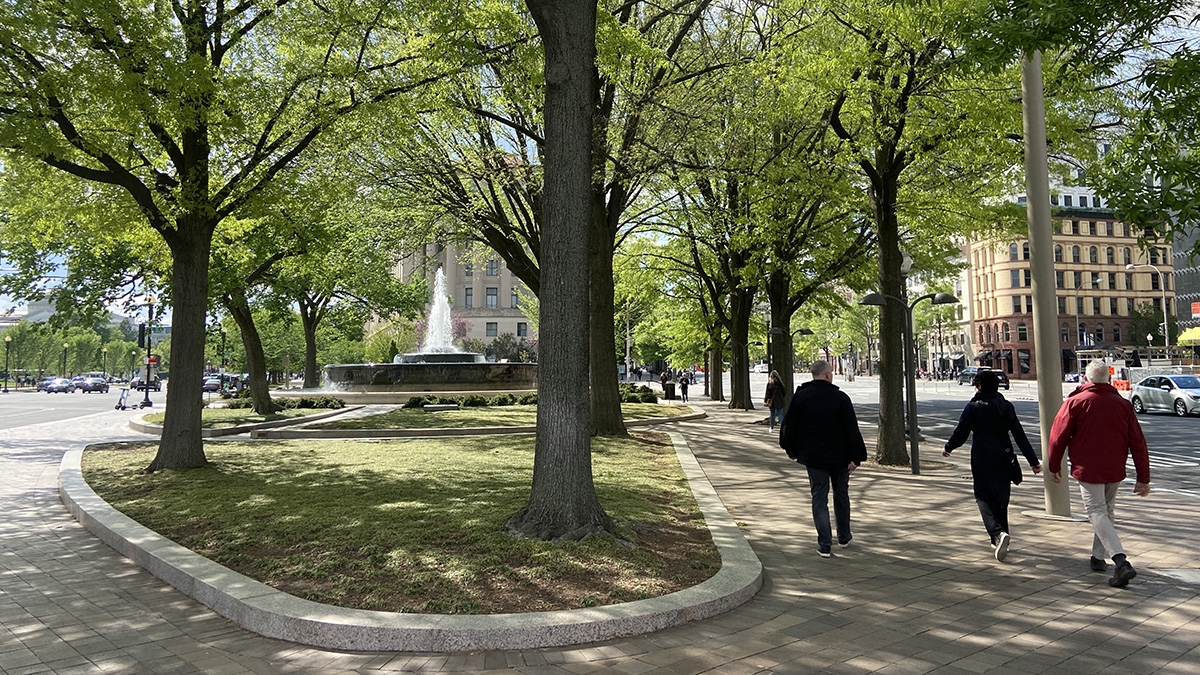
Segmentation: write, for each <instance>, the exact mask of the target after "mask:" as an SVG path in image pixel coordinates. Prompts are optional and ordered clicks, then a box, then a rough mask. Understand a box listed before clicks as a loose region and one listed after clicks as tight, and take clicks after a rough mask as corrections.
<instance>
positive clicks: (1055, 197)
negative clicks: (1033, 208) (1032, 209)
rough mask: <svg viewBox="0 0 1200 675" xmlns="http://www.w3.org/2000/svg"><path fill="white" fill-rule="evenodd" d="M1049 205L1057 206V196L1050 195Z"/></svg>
mask: <svg viewBox="0 0 1200 675" xmlns="http://www.w3.org/2000/svg"><path fill="white" fill-rule="evenodd" d="M1050 203H1051V204H1053V205H1055V206H1058V195H1050Z"/></svg>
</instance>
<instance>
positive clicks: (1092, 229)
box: [1088, 220, 1096, 237]
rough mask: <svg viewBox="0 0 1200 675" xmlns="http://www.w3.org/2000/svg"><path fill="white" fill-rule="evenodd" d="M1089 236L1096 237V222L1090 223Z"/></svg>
mask: <svg viewBox="0 0 1200 675" xmlns="http://www.w3.org/2000/svg"><path fill="white" fill-rule="evenodd" d="M1088 234H1090V235H1092V236H1093V237H1094V236H1096V221H1094V220H1092V221H1088Z"/></svg>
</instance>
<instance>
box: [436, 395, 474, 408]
mask: <svg viewBox="0 0 1200 675" xmlns="http://www.w3.org/2000/svg"><path fill="white" fill-rule="evenodd" d="M465 398H466V397H465V396H434V397H431V399H436V400H430V401H427V403H438V404H441V405H456V406H460V407H461V406H462V405H463V399H465Z"/></svg>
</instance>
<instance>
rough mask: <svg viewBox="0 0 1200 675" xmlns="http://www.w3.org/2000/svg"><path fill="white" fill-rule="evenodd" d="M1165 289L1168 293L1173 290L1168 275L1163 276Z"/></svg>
mask: <svg viewBox="0 0 1200 675" xmlns="http://www.w3.org/2000/svg"><path fill="white" fill-rule="evenodd" d="M1163 288H1165V289H1167V290H1168V291H1169V290H1171V277H1169V276H1167V275H1166V274H1164V275H1163Z"/></svg>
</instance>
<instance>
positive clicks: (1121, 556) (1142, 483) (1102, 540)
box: [1049, 361, 1150, 588]
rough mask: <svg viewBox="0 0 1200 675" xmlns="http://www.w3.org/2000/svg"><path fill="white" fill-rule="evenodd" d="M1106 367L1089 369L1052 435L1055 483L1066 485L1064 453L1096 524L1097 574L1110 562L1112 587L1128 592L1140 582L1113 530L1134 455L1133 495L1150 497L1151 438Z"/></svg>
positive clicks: (1065, 403) (1096, 365)
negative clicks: (1127, 463)
mask: <svg viewBox="0 0 1200 675" xmlns="http://www.w3.org/2000/svg"><path fill="white" fill-rule="evenodd" d="M1108 380H1109V373H1108V366H1107V365H1106V364H1105V363H1104V362H1103V361H1092V362H1091V363H1089V364H1088V365H1087V383H1086V384H1084V385H1081V386H1080V387H1079V388H1077V389H1076V390H1075V391H1073V392H1071V395H1070V396H1069V397H1067V400H1066V401H1063V405H1062V408H1060V409H1059V411H1058V415H1056V416H1055V417H1054V426H1053V427H1052V428H1051V429H1050V464H1049V472H1050V479H1051V480H1053V481H1054V482H1055V483H1058V482H1059V481H1061V480H1062V477H1061V476H1060V473H1061V471H1062V460H1063V455H1064V453H1065V454H1067V455H1068V456H1069V457H1070V459H1071V476H1072V477H1073V478H1074V479H1075V480H1077V481H1079V487H1080V488H1081V491H1082V492H1083V506H1084V508H1085V509H1086V510H1087V514H1088V520H1090V521H1091V523H1092V530H1093V531H1094V532H1095V536H1094V537H1093V538H1092V560H1091V565H1092V569H1093V570H1096V571H1097V572H1103V571H1104V570H1105V569H1106V568H1107V566H1106V564H1105V562H1104V559H1105V557H1109V558H1112V561H1113V563H1114V564H1115V565H1116V570H1115V571H1114V572H1113V577H1112V578H1111V579H1109V580H1108V585H1110V586H1114V587H1116V588H1123V587H1124V586H1125V585H1126V584H1128V583H1129V580H1130V579H1132V578H1134V577H1135V576H1137V572H1135V571H1134V569H1133V565H1131V564H1130V563H1129V560H1127V559H1126V557H1125V549H1124V548H1123V547H1122V546H1121V539H1120V537H1118V536H1117V530H1116V528H1115V527H1114V526H1113V518H1114V516H1113V514H1114V507H1115V505H1116V501H1117V488H1118V487H1119V486H1120V485H1121V481H1123V480H1125V460H1126V458H1127V457H1128V456H1129V453H1131V452H1132V453H1133V465H1134V469H1135V470H1136V472H1137V483H1136V484H1135V485H1134V488H1133V493H1134V494H1136V495H1138V496H1140V497H1145V496H1146V495H1148V494H1150V453H1149V451H1147V449H1146V437H1145V436H1143V435H1142V427H1141V425H1139V424H1138V421H1137V416H1136V415H1134V413H1133V406H1131V405H1129V401H1126V400H1125V398H1124V397H1123V396H1121V394H1120V393H1118V392H1117V390H1116V389H1114V388H1113V386H1112V385H1111V384H1109V382H1108Z"/></svg>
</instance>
